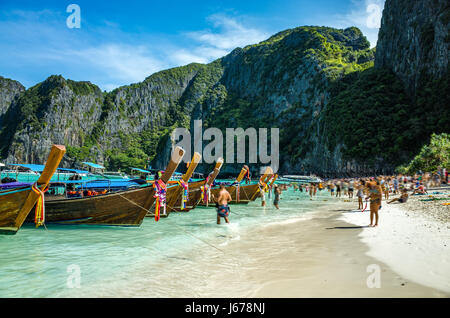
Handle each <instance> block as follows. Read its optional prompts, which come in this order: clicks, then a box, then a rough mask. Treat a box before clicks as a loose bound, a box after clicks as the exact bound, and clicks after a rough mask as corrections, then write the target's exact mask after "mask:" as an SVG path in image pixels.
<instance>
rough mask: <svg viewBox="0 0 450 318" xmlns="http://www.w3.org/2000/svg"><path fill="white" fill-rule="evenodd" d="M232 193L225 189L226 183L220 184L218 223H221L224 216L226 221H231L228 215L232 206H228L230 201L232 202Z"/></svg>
mask: <svg viewBox="0 0 450 318" xmlns="http://www.w3.org/2000/svg"><path fill="white" fill-rule="evenodd" d="M231 200H232V199H231V195H230V193H229V192H228V191H227V189H225V185H224V184H221V185H220V192H219V197H218V198H217V224H220V218H221V217H222V218H224V219H225V222H226V223H230V221H229V220H228V215H229V214H230V207H229V206H228V202H230V201H231Z"/></svg>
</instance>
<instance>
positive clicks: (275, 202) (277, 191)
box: [273, 184, 281, 209]
mask: <svg viewBox="0 0 450 318" xmlns="http://www.w3.org/2000/svg"><path fill="white" fill-rule="evenodd" d="M273 195H274V200H273V205H274V206H275V207H276V208H277V209H280V207H279V206H278V203H279V202H280V195H281V190H280V188H279V187H278V185H277V184H276V185H275V187H274V193H273Z"/></svg>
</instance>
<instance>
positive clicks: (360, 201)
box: [356, 182, 364, 210]
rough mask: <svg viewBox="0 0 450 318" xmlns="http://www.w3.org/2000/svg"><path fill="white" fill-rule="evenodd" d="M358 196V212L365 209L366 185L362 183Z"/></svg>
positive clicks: (359, 186)
mask: <svg viewBox="0 0 450 318" xmlns="http://www.w3.org/2000/svg"><path fill="white" fill-rule="evenodd" d="M356 196H357V197H358V210H362V209H364V203H363V200H364V185H363V184H362V182H361V183H360V184H359V185H358V192H356Z"/></svg>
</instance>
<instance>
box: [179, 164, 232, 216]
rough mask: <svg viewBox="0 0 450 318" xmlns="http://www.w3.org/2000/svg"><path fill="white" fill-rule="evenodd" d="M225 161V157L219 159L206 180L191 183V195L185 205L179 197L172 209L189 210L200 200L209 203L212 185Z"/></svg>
mask: <svg viewBox="0 0 450 318" xmlns="http://www.w3.org/2000/svg"><path fill="white" fill-rule="evenodd" d="M223 162H224V160H223V158H219V159H217V162H216V165H215V167H214V170H213V171H212V172H211V173H210V174H209V175H208V177H207V178H206V179H205V180H200V181H196V182H192V183H189V197H188V199H187V202H186V204H185V206H183V207H182V204H183V202H182V200H183V198H182V197H179V198H178V200H177V202H176V204H175V206H174V207H173V209H172V210H173V211H176V212H188V211H190V210H192V209H194V208H195V207H196V206H197V204H199V203H200V202H204V203H205V204H207V203H208V202H209V199H208V198H209V197H210V191H211V185H212V184H213V182H214V180H216V178H217V176H218V175H219V172H220V169H221V168H222V165H223ZM173 211H172V212H173Z"/></svg>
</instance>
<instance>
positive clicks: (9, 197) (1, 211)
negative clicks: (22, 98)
mask: <svg viewBox="0 0 450 318" xmlns="http://www.w3.org/2000/svg"><path fill="white" fill-rule="evenodd" d="M65 152H66V148H65V147H64V146H62V145H53V146H52V149H51V150H50V154H49V156H48V159H47V162H46V164H45V168H44V171H43V172H42V174H41V176H40V177H39V179H38V181H37V185H38V187H39V188H40V189H41V190H44V189H45V188H46V187H47V185H48V184H49V182H50V179H51V178H52V176H53V174H54V173H55V171H56V169H57V168H58V165H59V163H60V162H61V159H62V157H63V156H64V154H65ZM0 198H1V201H0V234H16V232H17V231H18V230H19V229H20V227H21V226H22V224H23V222H24V221H25V219H26V217H27V216H28V215H29V214H30V211H31V209H32V208H33V206H34V205H35V204H36V202H37V200H38V199H39V198H40V195H39V194H37V193H36V192H34V191H32V190H31V188H30V187H27V188H20V189H12V190H8V191H6V192H3V191H2V192H0Z"/></svg>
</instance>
